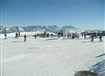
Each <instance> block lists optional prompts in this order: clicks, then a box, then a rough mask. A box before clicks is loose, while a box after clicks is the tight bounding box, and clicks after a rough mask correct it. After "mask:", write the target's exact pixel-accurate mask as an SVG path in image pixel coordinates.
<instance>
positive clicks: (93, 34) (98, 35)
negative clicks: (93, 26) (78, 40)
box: [81, 32, 103, 42]
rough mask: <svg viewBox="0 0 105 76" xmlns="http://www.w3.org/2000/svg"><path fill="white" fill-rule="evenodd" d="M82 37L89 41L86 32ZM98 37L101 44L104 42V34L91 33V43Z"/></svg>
mask: <svg viewBox="0 0 105 76" xmlns="http://www.w3.org/2000/svg"><path fill="white" fill-rule="evenodd" d="M81 35H82V37H84V39H87V34H86V33H85V32H84V33H81ZM96 37H98V38H99V42H102V37H103V35H102V33H97V34H96V33H90V38H91V42H93V41H94V39H95V38H96Z"/></svg>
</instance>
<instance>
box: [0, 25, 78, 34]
mask: <svg viewBox="0 0 105 76" xmlns="http://www.w3.org/2000/svg"><path fill="white" fill-rule="evenodd" d="M71 30H72V31H73V30H78V29H77V28H75V27H73V26H63V27H58V26H56V25H51V26H45V25H43V26H41V25H32V26H23V27H22V26H0V33H4V32H8V33H13V32H18V31H20V32H34V31H41V32H44V31H47V32H54V33H58V32H65V31H69V32H70V31H71Z"/></svg>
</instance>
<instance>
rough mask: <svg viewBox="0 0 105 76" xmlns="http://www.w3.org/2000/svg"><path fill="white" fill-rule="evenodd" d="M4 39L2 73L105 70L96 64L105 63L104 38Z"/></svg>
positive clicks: (69, 74) (70, 75)
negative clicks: (24, 40)
mask: <svg viewBox="0 0 105 76" xmlns="http://www.w3.org/2000/svg"><path fill="white" fill-rule="evenodd" d="M1 42H2V46H0V48H2V52H1V53H2V62H1V64H2V76H74V73H75V72H76V71H80V70H92V71H95V72H97V73H99V74H100V72H99V71H100V70H101V71H102V72H103V73H105V69H103V67H100V68H98V67H94V66H93V65H96V66H99V65H101V62H102V65H103V63H105V61H104V60H105V59H104V57H103V56H104V55H105V54H104V48H105V46H104V42H99V41H98V39H95V41H94V42H90V40H84V39H81V40H79V39H73V40H71V39H67V40H66V39H65V40H64V39H63V38H62V39H58V38H37V39H34V38H33V37H28V38H27V42H23V37H19V38H18V39H15V38H8V39H2V41H1ZM0 55H1V54H0ZM97 63H98V64H99V65H98V64H97ZM97 68H98V69H97ZM96 70H98V71H96ZM100 76H104V75H103V74H100Z"/></svg>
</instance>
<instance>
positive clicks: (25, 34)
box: [24, 34, 27, 42]
mask: <svg viewBox="0 0 105 76" xmlns="http://www.w3.org/2000/svg"><path fill="white" fill-rule="evenodd" d="M26 38H27V36H26V34H25V35H24V42H26Z"/></svg>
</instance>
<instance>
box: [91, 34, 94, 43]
mask: <svg viewBox="0 0 105 76" xmlns="http://www.w3.org/2000/svg"><path fill="white" fill-rule="evenodd" d="M91 41H94V34H93V33H91Z"/></svg>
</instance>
